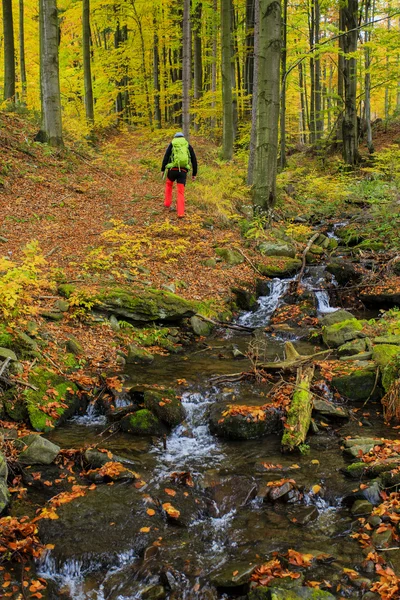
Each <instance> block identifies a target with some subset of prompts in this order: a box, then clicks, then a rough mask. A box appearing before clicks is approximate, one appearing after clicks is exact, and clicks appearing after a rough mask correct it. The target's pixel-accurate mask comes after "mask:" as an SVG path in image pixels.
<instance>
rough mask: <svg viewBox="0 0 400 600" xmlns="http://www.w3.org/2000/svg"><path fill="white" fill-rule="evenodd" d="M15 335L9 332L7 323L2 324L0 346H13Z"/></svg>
mask: <svg viewBox="0 0 400 600" xmlns="http://www.w3.org/2000/svg"><path fill="white" fill-rule="evenodd" d="M12 346H13V336H12V335H11V333H8V331H7V327H6V325H4V324H3V323H1V324H0V347H1V348H12Z"/></svg>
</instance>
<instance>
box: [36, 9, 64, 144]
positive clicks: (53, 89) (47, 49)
mask: <svg viewBox="0 0 400 600" xmlns="http://www.w3.org/2000/svg"><path fill="white" fill-rule="evenodd" d="M39 33H40V82H41V105H42V126H41V131H40V132H39V134H38V135H37V139H38V140H39V141H41V142H47V143H49V144H50V145H51V146H58V147H59V146H62V145H63V138H62V119H61V96H60V75H59V62H58V44H59V24H58V12H57V0H39Z"/></svg>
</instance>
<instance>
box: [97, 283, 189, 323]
mask: <svg viewBox="0 0 400 600" xmlns="http://www.w3.org/2000/svg"><path fill="white" fill-rule="evenodd" d="M95 302H96V305H97V307H98V308H101V309H102V310H104V309H105V310H106V311H108V312H109V313H112V314H115V315H118V316H120V317H124V318H127V319H130V320H132V321H138V322H142V323H148V322H154V321H180V320H182V319H184V318H186V317H191V316H193V315H194V314H195V313H196V308H195V305H194V303H193V302H190V301H189V300H185V298H181V297H180V296H178V295H177V294H173V293H171V292H167V291H164V290H155V289H148V290H146V291H145V292H138V291H134V290H131V289H128V288H114V289H111V290H106V291H104V292H102V293H101V294H100V295H99V296H98V297H97V299H96V301H95Z"/></svg>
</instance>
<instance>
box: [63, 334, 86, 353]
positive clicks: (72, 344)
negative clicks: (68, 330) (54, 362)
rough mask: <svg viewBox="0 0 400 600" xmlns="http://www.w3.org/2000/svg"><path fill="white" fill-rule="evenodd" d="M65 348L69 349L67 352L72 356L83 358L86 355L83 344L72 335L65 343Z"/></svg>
mask: <svg viewBox="0 0 400 600" xmlns="http://www.w3.org/2000/svg"><path fill="white" fill-rule="evenodd" d="M65 347H66V349H67V352H70V353H71V354H74V355H75V356H81V355H82V354H84V350H83V348H82V346H81V344H80V343H79V341H78V340H77V339H76V337H74V336H72V335H71V337H69V338H68V339H67V341H66V342H65Z"/></svg>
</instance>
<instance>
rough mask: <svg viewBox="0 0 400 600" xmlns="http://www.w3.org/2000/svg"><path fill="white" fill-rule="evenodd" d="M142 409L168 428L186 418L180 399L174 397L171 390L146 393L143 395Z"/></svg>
mask: <svg viewBox="0 0 400 600" xmlns="http://www.w3.org/2000/svg"><path fill="white" fill-rule="evenodd" d="M144 407H145V408H147V409H148V410H150V411H151V412H152V413H153V414H155V415H156V417H158V419H160V420H161V421H163V423H165V424H166V425H169V426H170V427H176V426H177V425H179V424H180V423H182V421H184V420H185V417H186V413H185V409H184V407H183V404H182V402H181V399H180V398H178V396H176V394H175V392H174V391H173V390H163V391H162V392H159V391H155V390H148V391H146V392H145V393H144Z"/></svg>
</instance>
